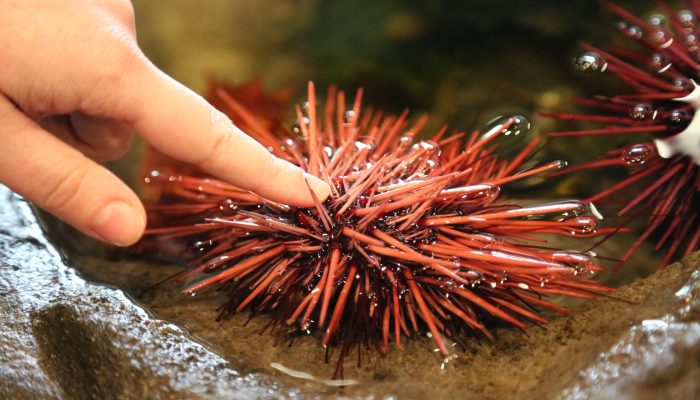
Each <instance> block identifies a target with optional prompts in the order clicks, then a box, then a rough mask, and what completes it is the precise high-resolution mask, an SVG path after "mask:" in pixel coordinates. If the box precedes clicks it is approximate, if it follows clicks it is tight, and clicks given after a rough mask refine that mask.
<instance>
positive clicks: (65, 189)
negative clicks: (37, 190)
mask: <svg viewBox="0 0 700 400" xmlns="http://www.w3.org/2000/svg"><path fill="white" fill-rule="evenodd" d="M86 174H87V171H85V170H84V169H83V168H72V169H67V172H65V173H64V174H62V175H59V176H56V177H54V179H53V180H52V181H51V182H50V183H48V184H47V185H46V186H45V189H44V192H43V193H42V194H41V195H40V199H39V201H40V202H41V204H42V205H43V207H44V208H46V209H47V210H48V211H50V212H55V213H60V212H61V211H63V210H66V209H69V208H70V207H71V205H72V204H73V203H75V200H76V199H77V198H78V197H79V196H80V194H81V187H82V185H83V182H85V178H86Z"/></svg>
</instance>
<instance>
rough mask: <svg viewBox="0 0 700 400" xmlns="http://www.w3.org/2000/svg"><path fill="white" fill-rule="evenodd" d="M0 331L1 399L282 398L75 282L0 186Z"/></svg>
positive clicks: (118, 301) (130, 307)
mask: <svg viewBox="0 0 700 400" xmlns="http://www.w3.org/2000/svg"><path fill="white" fill-rule="evenodd" d="M0 323H1V324H2V329H1V330H0V398H3V399H23V398H28V399H29V398H68V399H93V398H129V399H131V398H134V399H143V398H168V399H171V398H187V399H191V398H237V399H238V398H240V399H246V398H255V399H257V398H279V397H286V394H285V396H281V395H280V394H279V392H278V390H276V386H275V384H274V383H272V382H271V381H269V380H267V379H265V378H264V377H259V376H257V375H253V374H249V375H242V374H240V373H238V372H237V371H236V370H234V369H232V368H230V367H229V366H228V362H227V361H226V360H224V359H223V358H221V357H220V356H218V355H216V354H214V353H213V352H211V351H210V350H208V349H206V348H205V347H203V346H202V345H201V344H199V343H196V342H195V341H193V340H191V339H190V338H189V337H188V336H187V335H186V334H185V332H183V330H182V329H181V328H179V327H177V326H174V325H172V324H169V323H167V322H164V321H161V320H157V319H154V318H152V317H151V316H149V314H148V313H147V312H146V311H145V310H144V309H143V308H141V307H139V306H138V305H136V304H134V303H133V302H132V301H131V300H130V299H129V298H127V297H126V296H125V295H124V293H123V292H121V291H119V290H116V289H112V288H108V287H105V286H101V285H96V284H92V283H89V282H86V281H85V280H83V279H82V278H80V277H79V276H78V275H76V273H75V272H74V271H73V270H72V269H71V268H69V267H67V266H66V265H65V264H64V262H63V261H62V259H61V257H60V256H59V253H58V252H57V251H56V250H54V248H53V246H52V245H51V244H50V243H49V242H48V241H47V240H46V238H45V237H44V236H43V233H42V231H41V229H40V228H39V225H38V224H37V222H36V219H35V218H34V216H33V215H32V212H31V210H30V208H29V206H28V205H27V204H26V203H24V202H23V201H22V200H21V199H19V198H18V197H17V196H15V195H13V194H12V193H11V192H10V191H9V190H7V189H6V188H4V187H2V186H0ZM291 394H292V395H294V392H292V393H291Z"/></svg>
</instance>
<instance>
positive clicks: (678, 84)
mask: <svg viewBox="0 0 700 400" xmlns="http://www.w3.org/2000/svg"><path fill="white" fill-rule="evenodd" d="M673 86H674V87H675V88H676V90H677V91H679V92H690V91H691V90H693V84H692V83H691V82H690V81H689V80H688V79H685V78H677V79H676V80H674V81H673Z"/></svg>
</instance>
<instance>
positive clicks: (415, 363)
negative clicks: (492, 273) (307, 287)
mask: <svg viewBox="0 0 700 400" xmlns="http://www.w3.org/2000/svg"><path fill="white" fill-rule="evenodd" d="M80 248H81V249H87V248H88V247H84V246H81V247H80ZM78 253H79V252H77V251H76V250H70V249H69V250H68V254H69V255H70V259H71V263H72V264H75V265H77V266H78V269H77V270H76V269H74V268H73V267H72V266H69V265H67V264H66V263H64V261H63V259H62V258H61V256H60V254H59V252H58V251H57V250H56V249H55V248H54V247H53V245H52V244H51V243H50V242H49V241H48V240H47V238H46V237H45V235H44V234H43V233H42V230H41V229H40V226H39V224H38V223H37V220H36V218H35V217H34V215H33V214H32V212H31V209H30V208H29V206H28V205H27V204H26V203H24V202H23V201H22V200H21V199H19V198H18V197H16V196H14V195H12V194H11V193H10V192H9V191H8V190H6V189H4V188H2V189H0V321H1V322H2V324H3V329H2V331H0V398H67V399H75V398H77V399H80V398H288V397H297V398H308V397H316V396H320V397H324V398H331V397H336V396H347V397H363V398H368V397H370V396H374V398H382V397H393V398H425V397H426V396H431V397H433V398H453V397H454V396H460V397H462V398H494V399H495V398H504V397H507V398H523V399H524V398H533V397H536V398H566V399H579V398H616V399H619V398H656V397H658V396H660V395H664V396H672V397H674V398H697V397H698V396H699V395H700V385H699V384H698V382H697V379H696V377H697V373H698V371H699V370H700V362H699V361H698V360H699V357H698V354H700V323H699V321H700V297H699V295H700V272H697V269H696V266H697V265H698V264H700V256H698V255H695V256H692V257H690V258H688V259H686V260H684V262H682V263H677V264H674V265H671V266H669V267H668V268H666V269H665V270H664V271H661V272H659V273H656V274H654V275H652V276H651V277H649V278H646V279H640V280H637V281H635V282H634V283H632V284H630V285H628V286H625V287H623V288H621V289H620V290H619V291H618V292H617V293H616V295H615V296H616V297H618V298H620V299H624V301H621V300H616V299H601V300H597V301H594V302H589V303H581V304H577V305H572V306H573V307H574V308H576V309H577V310H578V313H577V314H575V315H573V316H570V317H563V318H555V319H554V321H553V323H552V324H550V325H549V326H548V328H547V329H546V330H541V329H534V328H533V329H530V330H529V331H528V335H527V336H525V335H522V334H520V333H518V332H515V331H513V330H509V329H498V330H496V334H497V336H498V340H497V342H496V343H495V344H479V343H476V341H474V340H467V341H466V343H467V344H466V349H465V350H463V351H460V350H458V351H457V352H456V353H455V354H456V355H457V358H456V359H455V360H453V362H450V363H449V364H447V365H445V364H442V363H441V361H440V360H439V359H438V358H436V357H435V356H434V355H433V353H432V352H431V351H430V350H431V346H432V345H431V339H427V338H415V339H413V340H410V341H406V342H405V343H404V344H403V345H402V348H401V349H398V350H392V351H391V352H390V353H389V355H388V356H386V357H385V358H379V357H376V356H373V355H372V354H371V352H367V351H366V352H365V353H364V356H363V357H364V360H363V365H362V367H359V368H358V367H357V366H356V365H355V363H354V362H348V363H347V368H346V374H345V377H346V378H350V379H354V380H356V381H357V382H358V383H359V384H357V385H354V386H350V387H348V388H345V389H338V388H335V387H332V386H327V385H326V384H323V383H322V382H318V381H309V380H303V379H299V378H294V377H290V376H287V375H286V374H283V373H281V372H280V371H279V370H278V369H275V368H272V367H271V365H273V363H277V364H281V365H284V366H286V367H289V368H293V369H295V370H303V371H304V372H306V373H311V374H313V375H315V376H317V377H319V378H321V379H324V378H329V377H330V375H331V374H332V372H331V371H332V369H333V368H332V367H333V365H329V364H328V363H326V362H325V361H324V352H323V350H322V349H321V347H320V345H319V342H318V338H316V337H315V336H313V335H312V336H307V337H302V338H299V339H297V340H296V341H295V343H294V345H293V346H287V345H286V344H280V341H279V340H277V339H276V338H274V337H270V336H269V335H266V334H264V333H263V334H261V333H260V331H261V329H262V328H263V327H264V326H265V323H266V322H265V321H266V320H265V317H264V316H258V317H255V318H253V319H251V320H250V321H248V319H249V317H248V316H245V315H241V316H238V317H235V318H233V319H232V320H229V321H224V322H215V321H214V319H215V316H216V311H215V308H216V306H217V305H218V304H220V302H221V300H222V299H221V295H220V294H217V293H212V294H210V295H208V296H199V297H197V298H185V297H182V296H180V295H179V294H178V290H179V287H178V285H176V284H162V285H159V286H157V287H156V288H155V289H152V290H150V291H147V292H145V293H144V292H143V289H145V288H147V287H149V286H151V285H152V284H153V283H155V282H157V281H158V280H160V279H162V278H163V277H165V276H167V275H169V274H171V273H172V272H173V271H174V270H176V267H174V266H170V265H163V264H154V263H152V262H145V261H142V260H134V259H133V258H132V257H126V258H125V257H124V256H123V255H122V256H114V255H112V256H108V257H104V256H99V257H98V256H96V255H88V254H78ZM78 271H80V272H78ZM96 282H102V283H109V284H111V285H116V286H117V287H119V288H120V289H123V290H124V292H123V291H122V290H119V289H117V288H110V287H107V286H104V285H102V284H100V283H96ZM125 292H126V293H127V294H128V295H127V294H125ZM133 297H138V301H139V302H140V303H142V304H143V305H144V306H145V308H144V307H142V306H140V305H137V304H136V303H135V302H134V301H133V300H132V298H133ZM154 316H155V317H154ZM163 319H165V320H163ZM167 321H177V324H175V323H171V322H167ZM183 328H184V329H183ZM186 332H190V333H192V334H193V335H195V337H196V338H197V339H198V340H194V339H192V337H191V336H190V335H188V334H187V333H186ZM198 341H199V342H198ZM201 343H206V345H203V344H201ZM332 354H333V353H332V352H331V355H332ZM274 365H276V364H274ZM416 377H420V379H417V378H416Z"/></svg>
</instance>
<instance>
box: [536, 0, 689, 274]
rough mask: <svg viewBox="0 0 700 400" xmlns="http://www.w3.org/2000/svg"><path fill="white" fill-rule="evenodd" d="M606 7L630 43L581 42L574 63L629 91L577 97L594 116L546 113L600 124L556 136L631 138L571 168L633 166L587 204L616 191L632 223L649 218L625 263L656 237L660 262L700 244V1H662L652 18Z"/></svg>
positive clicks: (622, 214)
mask: <svg viewBox="0 0 700 400" xmlns="http://www.w3.org/2000/svg"><path fill="white" fill-rule="evenodd" d="M604 4H605V6H606V7H607V8H608V9H609V10H611V11H612V12H613V13H615V14H616V15H617V16H619V17H620V18H622V19H623V22H620V24H619V29H620V31H621V32H622V33H623V34H624V36H626V38H627V39H628V45H627V46H624V47H623V46H617V47H614V48H613V49H611V50H609V51H603V50H601V49H598V48H596V47H593V46H591V45H589V44H585V43H584V44H583V45H582V46H583V48H584V50H585V51H586V52H585V53H584V54H582V55H581V56H580V57H579V58H578V59H577V60H576V63H577V66H578V67H579V68H580V69H581V70H586V71H590V72H603V71H609V72H611V73H613V74H615V75H617V76H618V77H619V78H621V79H622V80H623V81H624V82H625V83H626V84H627V85H628V87H629V90H628V91H627V92H625V93H622V94H619V95H615V96H605V97H604V96H598V97H595V98H591V99H575V101H576V102H577V103H579V104H581V105H584V106H587V107H590V108H592V109H594V110H595V111H594V112H593V113H591V114H561V113H542V114H543V115H544V116H547V117H554V118H558V119H561V120H575V121H585V122H588V123H594V124H597V126H595V127H592V128H591V129H574V130H568V131H559V132H554V133H552V134H551V135H552V136H599V135H603V136H608V137H610V138H612V137H613V136H617V137H622V138H623V139H622V140H623V141H625V140H626V145H625V146H624V147H620V148H617V149H614V150H611V151H609V152H608V153H607V154H606V155H605V156H603V157H601V159H599V160H596V161H592V162H589V163H586V164H582V165H578V166H575V167H573V168H570V169H569V170H568V171H569V172H573V171H577V170H586V169H592V168H600V167H610V166H624V167H627V168H629V169H628V171H629V175H628V176H627V177H626V178H624V179H621V180H620V181H619V182H618V183H616V184H614V185H613V186H611V187H609V188H606V189H604V190H602V191H601V192H599V193H598V194H596V195H595V196H593V197H591V198H590V199H588V200H587V201H590V202H593V201H596V202H605V201H606V200H608V199H610V198H612V197H613V196H618V197H621V198H623V199H624V202H625V204H624V205H623V206H622V207H621V208H619V209H618V210H617V211H618V215H620V216H625V217H627V216H630V217H629V218H628V220H631V219H634V217H637V216H644V217H646V218H647V223H646V226H645V228H644V230H643V233H642V234H641V235H640V236H639V238H638V239H637V241H636V242H635V243H634V244H633V245H632V246H630V248H629V250H628V251H627V252H626V254H624V255H623V256H622V258H621V263H622V262H625V261H626V260H628V259H629V258H630V256H631V255H632V254H633V252H634V251H635V250H636V249H637V248H638V247H639V246H641V244H642V243H643V242H644V241H645V240H647V239H649V238H650V237H652V235H653V234H654V235H656V249H657V250H659V249H661V248H662V247H665V248H666V255H665V256H664V258H663V259H662V261H661V264H660V266H661V267H663V266H665V265H667V264H668V263H669V262H670V261H672V260H673V258H674V256H677V255H681V256H684V255H688V254H690V253H691V252H692V251H695V250H698V249H699V248H700V213H698V207H699V206H700V167H699V165H700V113H697V109H698V107H700V89H698V85H697V84H696V83H695V80H697V79H698V77H699V76H700V75H699V73H700V48H699V47H698V46H699V45H700V42H699V40H700V39H698V35H700V29H699V26H698V13H699V12H700V2H699V1H696V0H693V1H688V2H687V7H688V8H687V9H682V10H674V9H673V8H671V7H670V6H669V5H667V4H666V3H665V2H662V1H659V2H657V5H658V6H659V7H660V8H661V11H662V13H656V14H652V15H651V16H650V17H649V18H648V20H644V19H641V18H638V17H637V16H635V15H634V14H632V13H630V12H628V11H627V10H625V9H623V8H622V7H620V6H618V5H616V4H614V3H610V2H604ZM640 135H641V137H640ZM565 172H566V171H565ZM620 265H621V264H620Z"/></svg>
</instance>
